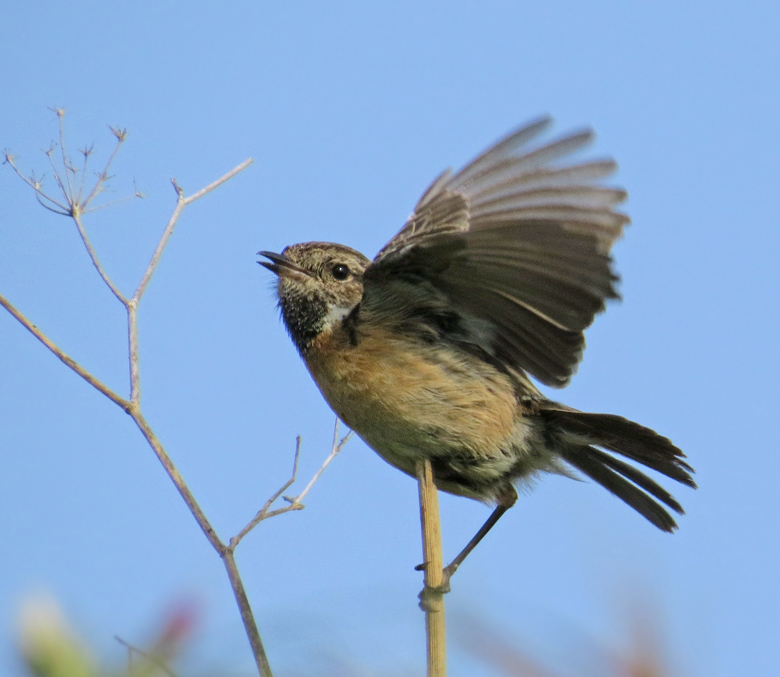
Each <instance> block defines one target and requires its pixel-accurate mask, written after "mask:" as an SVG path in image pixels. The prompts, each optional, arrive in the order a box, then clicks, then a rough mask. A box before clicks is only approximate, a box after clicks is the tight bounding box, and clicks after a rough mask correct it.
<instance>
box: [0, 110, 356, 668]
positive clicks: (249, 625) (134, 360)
mask: <svg viewBox="0 0 780 677" xmlns="http://www.w3.org/2000/svg"><path fill="white" fill-rule="evenodd" d="M55 113H56V114H57V116H58V118H59V123H60V125H59V135H60V148H61V152H62V163H63V166H64V171H65V174H66V180H65V182H63V180H62V177H61V176H60V174H59V172H58V170H57V167H56V166H55V164H54V159H53V148H51V149H50V150H49V151H48V152H47V153H46V154H47V156H48V158H49V160H50V162H51V164H52V168H53V169H54V174H55V181H56V182H57V185H58V187H59V188H60V191H61V192H62V194H63V196H64V198H65V204H61V203H60V202H59V201H57V200H55V199H53V198H52V197H50V196H48V195H47V194H46V193H44V192H43V190H42V186H41V183H40V182H39V181H37V180H35V179H34V178H33V179H28V178H27V177H25V176H24V175H23V174H22V173H21V172H20V171H19V169H18V168H17V167H16V165H15V163H14V160H13V157H12V156H11V155H10V153H8V152H6V153H5V161H6V163H8V164H10V165H11V167H12V168H13V170H14V171H15V172H16V174H17V175H18V176H20V177H21V178H22V179H23V180H24V181H25V183H26V184H27V185H29V186H30V187H31V188H32V189H33V190H34V191H35V195H36V198H37V199H38V201H39V202H40V203H41V204H42V205H43V206H44V207H46V208H47V209H50V210H51V211H55V212H56V213H58V214H63V215H69V216H71V217H72V218H73V219H74V221H75V223H76V227H77V229H78V232H79V236H80V237H81V239H82V242H83V243H84V246H85V248H86V250H87V253H88V254H89V257H90V259H91V261H92V264H93V266H94V267H95V269H96V270H97V272H98V274H99V275H100V277H101V279H102V280H103V282H104V283H105V284H106V286H107V287H108V288H109V289H110V290H111V292H112V293H113V294H114V296H115V297H116V298H117V300H119V301H120V303H122V305H123V306H124V307H125V309H126V311H127V326H128V358H129V359H128V361H129V366H130V399H129V400H128V399H125V398H123V397H121V396H120V395H118V394H117V393H115V392H114V391H113V390H112V389H111V388H109V387H108V386H106V385H105V384H103V383H102V382H101V381H100V380H98V379H97V378H95V377H94V376H93V375H92V374H91V373H89V372H88V371H87V370H86V369H84V368H83V367H81V366H80V365H79V364H78V363H77V362H76V361H75V360H73V359H72V358H71V357H70V356H68V355H67V354H65V353H64V352H63V351H62V350H61V349H60V348H59V347H58V346H57V345H56V344H55V343H54V342H53V341H51V340H50V339H49V338H48V337H47V336H46V335H45V334H44V333H43V332H41V331H40V330H39V329H38V328H37V327H36V326H35V325H34V324H33V323H32V322H30V320H28V319H27V318H26V317H25V316H24V315H23V314H22V313H21V312H19V311H18V310H17V309H16V308H15V307H14V306H13V305H12V304H11V303H10V302H9V301H8V300H6V299H5V298H4V297H3V296H0V305H2V306H3V307H4V308H6V310H8V312H9V313H11V315H13V316H14V317H15V318H16V319H17V320H18V321H19V322H20V323H21V324H22V325H23V326H24V327H25V328H26V329H27V330H28V331H30V332H31V333H32V334H33V335H34V336H35V337H36V338H37V339H38V340H39V341H41V342H42V343H43V344H44V345H45V346H46V347H47V348H48V349H49V350H50V351H51V352H52V353H53V354H54V355H55V356H56V357H58V358H59V359H60V360H61V361H62V362H64V363H65V364H66V365H67V366H68V367H70V368H71V369H72V370H73V371H74V372H76V373H77V374H78V375H79V376H81V377H82V378H83V379H84V380H85V381H87V383H89V384H90V385H92V386H93V387H95V388H96V389H97V390H98V391H100V392H101V393H103V394H104V395H105V396H106V397H108V398H109V399H110V400H112V401H113V402H114V403H116V404H117V405H118V406H119V407H121V408H122V409H123V410H124V411H125V412H126V413H127V414H129V415H130V416H131V418H132V419H133V421H134V422H135V424H136V425H137V426H138V428H139V430H140V431H141V434H142V435H143V437H144V439H145V440H146V441H147V443H148V444H149V446H150V447H151V448H152V450H153V451H154V453H155V455H156V456H157V458H158V460H159V461H160V463H161V464H162V466H163V468H164V469H165V472H166V473H167V474H168V476H169V477H170V479H171V481H172V482H173V484H174V486H175V487H176V489H177V490H178V492H179V494H180V495H181V497H182V499H183V500H184V502H185V504H186V505H187V507H188V508H189V510H190V512H191V513H192V515H193V517H194V518H195V520H196V522H197V523H198V525H199V526H200V528H201V530H202V531H203V533H204V535H205V536H206V538H207V539H208V541H209V542H210V543H211V545H212V547H213V548H214V549H215V550H216V551H217V553H218V554H219V556H220V557H221V558H222V560H223V562H224V564H225V568H226V570H227V574H228V577H229V579H230V584H231V587H232V589H233V592H234V595H235V597H236V601H237V603H238V606H239V611H240V613H241V617H242V621H243V623H244V627H245V630H246V633H247V636H248V638H249V642H250V645H251V647H252V651H253V654H254V656H255V661H256V663H257V666H258V670H259V671H260V675H261V676H262V677H272V673H271V668H270V666H269V664H268V660H267V657H266V654H265V650H264V649H263V645H262V642H261V639H260V634H259V632H258V630H257V625H256V623H255V620H254V617H253V615H252V611H251V608H250V606H249V600H248V598H247V595H246V591H245V590H244V586H243V583H242V582H241V577H240V575H239V572H238V569H237V567H236V563H235V559H234V550H235V547H236V546H237V545H238V543H239V542H240V541H241V539H242V538H243V537H244V536H245V535H246V534H247V533H249V531H251V530H252V529H253V528H254V527H255V526H256V525H257V524H258V523H259V522H260V521H262V520H264V519H268V518H269V517H273V516H275V515H279V514H282V513H284V512H290V511H293V510H301V509H302V508H303V507H304V506H303V503H302V501H303V499H304V498H305V496H306V495H307V494H308V492H309V491H310V490H311V488H312V487H313V486H314V484H315V482H316V481H317V480H318V478H319V477H320V476H321V475H322V473H323V471H324V470H325V468H326V467H327V466H328V465H329V464H330V462H331V461H332V460H333V458H335V456H336V455H337V454H338V453H339V452H340V451H341V449H342V448H343V447H344V445H345V444H346V443H347V441H348V440H349V438H350V437H351V435H352V433H351V432H350V433H348V434H347V435H346V436H344V437H343V438H342V439H341V440H339V439H338V420H337V421H336V426H335V429H334V437H333V445H332V448H331V452H330V454H329V455H328V457H327V458H326V459H325V461H324V462H323V464H322V466H321V467H320V468H319V470H318V471H317V472H316V473H315V474H314V476H313V477H312V479H311V480H310V481H309V483H308V484H307V485H306V487H305V488H304V489H303V491H302V492H301V493H300V494H299V495H298V496H296V497H294V498H288V497H286V496H285V497H283V496H282V495H283V492H284V491H286V490H287V489H288V488H289V487H290V486H291V485H292V484H293V482H294V481H295V479H296V476H297V469H298V459H299V455H300V438H299V439H298V441H297V444H296V451H295V458H294V462H293V472H292V476H291V478H290V479H289V480H288V481H287V482H286V483H285V484H284V485H283V486H282V487H281V488H280V489H279V490H278V491H277V492H276V493H275V494H274V495H273V496H272V497H271V498H270V499H269V500H268V501H267V502H266V504H265V505H264V506H263V507H262V508H261V510H260V511H259V512H258V513H257V514H256V515H255V517H254V518H253V520H252V521H250V523H249V524H248V525H247V526H246V527H244V529H242V531H241V532H239V534H238V535H237V536H235V537H234V538H233V539H231V541H230V544H229V545H226V544H225V543H223V542H222V540H221V539H220V538H219V536H218V535H217V534H216V532H215V530H214V528H213V527H212V526H211V524H210V522H209V521H208V519H207V518H206V515H205V514H204V513H203V511H202V509H201V508H200V506H199V504H198V502H197V501H196V500H195V497H194V496H193V494H192V492H191V491H190V490H189V488H188V487H187V484H186V483H185V481H184V479H183V478H182V476H181V474H180V473H179V471H178V470H177V468H176V466H175V465H174V464H173V461H172V460H171V458H170V457H169V456H168V454H167V452H166V451H165V448H164V447H163V445H162V443H161V442H160V440H159V439H158V438H157V436H156V435H155V433H154V431H153V430H152V428H151V426H150V425H149V424H148V422H147V421H146V419H145V417H144V416H143V414H142V413H141V406H140V370H139V351H138V316H137V313H138V304H139V302H140V300H141V298H142V296H143V294H144V293H145V291H146V288H147V286H148V284H149V281H150V280H151V277H152V275H153V274H154V272H155V270H156V268H157V265H158V264H159V261H160V257H161V256H162V253H163V251H164V249H165V246H166V245H167V243H168V240H169V239H170V236H171V234H172V233H173V230H174V228H175V226H176V224H177V222H178V219H179V217H180V216H181V213H182V211H183V210H184V208H185V207H186V206H188V205H189V204H191V203H192V202H194V201H195V200H197V199H199V198H201V197H203V196H204V195H206V194H207V193H209V192H211V191H212V190H214V189H215V188H217V187H219V186H220V185H222V184H223V183H225V182H226V181H228V180H229V179H231V178H232V177H233V176H235V175H236V174H238V173H239V172H241V171H242V170H244V169H246V167H248V166H249V165H250V164H251V163H252V160H251V158H250V159H248V160H246V161H245V162H243V163H241V164H240V165H238V166H237V167H235V168H234V169H233V170H231V171H230V172H228V173H227V174H225V175H224V176H222V177H220V178H219V179H217V180H216V181H214V182H213V183H211V184H209V185H208V186H206V187H205V188H203V189H201V190H199V191H197V192H196V193H194V194H193V195H191V196H189V197H185V195H184V191H183V190H182V189H181V188H180V187H179V186H178V184H177V183H176V181H175V180H173V181H172V182H173V185H174V188H175V190H176V193H177V201H176V207H175V208H174V211H173V214H172V215H171V217H170V219H169V221H168V224H167V225H166V227H165V230H164V231H163V234H162V236H161V237H160V240H159V242H158V244H157V247H156V249H155V251H154V253H153V255H152V258H151V260H150V262H149V265H148V266H147V268H146V270H145V272H144V274H143V276H142V278H141V281H140V283H139V285H138V287H137V288H136V290H135V293H134V294H133V296H132V297H131V298H127V297H125V296H124V295H123V294H122V293H121V292H120V291H119V289H118V288H117V287H116V286H115V285H114V283H113V282H112V281H111V278H110V277H109V275H108V274H107V272H106V271H105V269H104V268H103V266H102V264H101V263H100V260H99V258H98V256H97V253H96V252H95V249H94V248H93V246H92V244H91V242H90V240H89V237H88V235H87V232H86V229H85V228H84V224H83V222H82V219H81V217H82V215H83V214H84V213H86V212H87V211H90V210H87V209H86V207H87V206H88V205H89V204H90V203H91V202H92V200H93V199H94V198H95V197H96V196H97V195H98V194H99V193H100V192H101V191H102V190H103V187H104V184H105V182H106V181H107V180H108V178H109V175H108V171H109V169H110V166H111V164H112V163H113V161H114V158H115V157H116V154H117V152H118V150H119V148H120V147H121V145H122V143H123V142H124V140H125V137H126V134H127V132H126V131H125V130H119V129H114V128H112V132H113V133H114V135H115V136H116V138H117V144H116V146H115V148H114V150H113V152H112V154H111V156H110V158H109V160H108V162H107V163H106V166H105V168H104V169H103V171H102V172H101V173H100V174H98V178H97V181H96V182H95V185H94V186H93V188H92V190H91V191H90V192H89V194H88V195H87V197H86V198H84V199H83V200H82V195H83V193H84V190H85V175H86V171H87V167H88V165H89V157H90V155H91V153H92V149H91V148H89V149H87V148H85V149H84V150H83V151H81V152H82V153H83V155H84V165H83V169H82V172H83V175H82V177H81V182H80V185H79V186H78V194H75V193H74V186H73V182H72V181H71V179H70V172H73V173H74V174H76V173H77V172H78V170H77V169H75V168H74V167H73V166H72V165H71V164H70V162H69V160H68V157H67V151H66V147H65V134H64V127H63V123H62V119H63V116H64V111H63V110H62V109H55ZM66 184H67V185H66ZM136 194H138V192H137V191H136ZM44 201H46V202H49V203H51V204H52V205H54V207H51V206H49V205H48V204H46V202H44ZM279 497H283V498H284V499H285V500H287V501H288V503H289V505H287V506H285V507H283V508H278V509H276V510H271V507H272V505H273V503H274V502H275V501H276V500H278V499H279ZM120 641H122V640H120ZM123 643H124V642H123ZM125 644H126V643H125ZM127 646H128V647H129V645H127ZM133 649H135V648H134V647H133ZM136 651H137V650H136ZM139 653H142V652H140V651H139Z"/></svg>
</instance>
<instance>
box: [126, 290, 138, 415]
mask: <svg viewBox="0 0 780 677" xmlns="http://www.w3.org/2000/svg"><path fill="white" fill-rule="evenodd" d="M126 305H127V346H128V348H127V349H128V354H129V365H130V401H131V402H132V403H133V405H134V406H136V407H140V406H141V369H140V366H139V357H138V302H137V301H136V299H135V298H132V299H130V301H128V302H127V304H126Z"/></svg>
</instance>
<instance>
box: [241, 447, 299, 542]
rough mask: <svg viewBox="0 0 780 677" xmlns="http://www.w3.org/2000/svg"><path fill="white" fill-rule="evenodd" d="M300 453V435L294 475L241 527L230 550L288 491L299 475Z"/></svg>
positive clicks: (296, 450) (294, 463)
mask: <svg viewBox="0 0 780 677" xmlns="http://www.w3.org/2000/svg"><path fill="white" fill-rule="evenodd" d="M300 455H301V436H300V435H298V437H296V438H295V456H294V457H293V469H292V475H290V479H289V480H287V481H286V482H285V483H284V484H283V485H282V486H281V487H279V489H278V491H277V492H276V493H275V494H273V496H271V498H269V499H268V500H267V501H266V502H265V504H264V505H263V507H262V508H260V510H258V511H257V514H256V515H255V516H254V517H253V518H252V520H251V521H250V522H249V524H247V525H246V526H245V527H244V528H243V529H241V531H239V532H238V534H237V535H235V536H233V538H231V539H230V544H229V545H228V548H229V549H230V550H235V549H236V546H237V545H238V544H239V543H240V542H241V539H242V538H244V536H246V535H247V534H248V533H249V532H250V531H252V529H254V528H255V527H256V526H257V525H258V524H260V522H262V521H263V520H264V519H266V517H267V516H268V511H269V510H270V509H271V506H272V505H273V504H274V503H275V502H276V500H277V499H278V498H279V497H280V496H281V495H282V494H283V493H284V492H285V491H287V489H288V488H289V487H290V486H291V485H292V484H293V482H295V478H296V476H297V475H298V459H299V458H300Z"/></svg>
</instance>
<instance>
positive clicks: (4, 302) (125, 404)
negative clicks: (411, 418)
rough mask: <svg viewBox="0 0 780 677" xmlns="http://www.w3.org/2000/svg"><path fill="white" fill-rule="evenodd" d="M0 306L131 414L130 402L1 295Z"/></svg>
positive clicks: (85, 378)
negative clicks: (67, 352)
mask: <svg viewBox="0 0 780 677" xmlns="http://www.w3.org/2000/svg"><path fill="white" fill-rule="evenodd" d="M0 306H3V308H5V309H6V310H7V311H8V312H9V313H11V315H13V316H14V317H15V318H16V319H17V320H18V321H19V322H20V324H21V325H22V326H23V327H24V328H25V329H27V331H29V332H30V333H31V334H32V335H33V336H35V338H37V339H38V340H39V341H40V342H41V343H43V345H45V346H46V347H47V348H48V349H49V350H50V351H51V352H52V353H54V355H56V356H57V358H59V359H60V360H62V362H64V363H65V364H66V365H67V366H68V367H70V368H71V369H72V370H73V371H75V372H76V373H77V374H78V375H79V376H81V378H83V379H84V380H85V381H86V382H87V383H89V384H90V385H91V386H93V387H94V388H97V390H99V391H100V392H101V393H103V394H104V395H105V396H106V397H107V398H108V399H109V400H111V401H112V402H115V403H116V404H118V405H119V406H120V407H121V408H122V409H124V410H125V411H126V412H128V413H129V411H130V402H128V401H127V400H126V399H124V398H123V397H120V396H119V395H117V394H116V393H115V392H114V391H113V390H111V388H109V387H108V386H107V385H105V384H104V383H103V382H102V381H100V380H99V379H97V378H95V377H94V376H93V375H92V374H90V373H89V372H88V371H87V370H86V369H84V367H82V366H81V365H80V364H78V362H76V360H74V359H73V358H72V357H70V356H69V355H67V354H65V353H64V352H63V351H62V350H60V348H59V347H58V346H57V345H56V344H55V343H54V342H53V341H52V340H51V339H50V338H49V337H48V336H46V334H44V333H43V332H42V331H41V330H40V329H38V327H36V326H35V325H34V324H33V323H32V322H30V320H28V319H27V318H26V317H25V316H24V315H22V313H21V312H19V311H18V310H17V309H16V308H14V306H13V305H11V302H10V301H9V300H8V299H6V298H5V297H4V296H2V295H0Z"/></svg>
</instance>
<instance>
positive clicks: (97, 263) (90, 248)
mask: <svg viewBox="0 0 780 677" xmlns="http://www.w3.org/2000/svg"><path fill="white" fill-rule="evenodd" d="M79 211H80V209H79V207H78V206H75V207H74V209H73V220H74V221H75V222H76V228H78V230H79V235H80V236H81V241H82V242H83V243H84V246H85V247H86V248H87V253H88V254H89V258H90V259H92V265H93V266H95V268H96V269H97V272H98V274H99V275H100V277H101V278H103V282H105V283H106V286H107V287H108V288H109V289H110V290H111V293H112V294H113V295H114V296H116V297H117V298H118V299H119V302H120V303H121V304H122V305H123V306H127V299H126V298H125V296H124V294H122V292H120V291H119V289H117V288H116V285H114V283H113V282H112V281H111V278H110V277H109V276H108V273H106V271H105V269H104V268H103V266H102V265H101V263H100V259H98V257H97V253H96V252H95V249H94V247H93V246H92V243H91V242H90V241H89V237H88V236H87V231H86V229H85V228H84V224H83V223H82V222H81V214H80V213H79Z"/></svg>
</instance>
